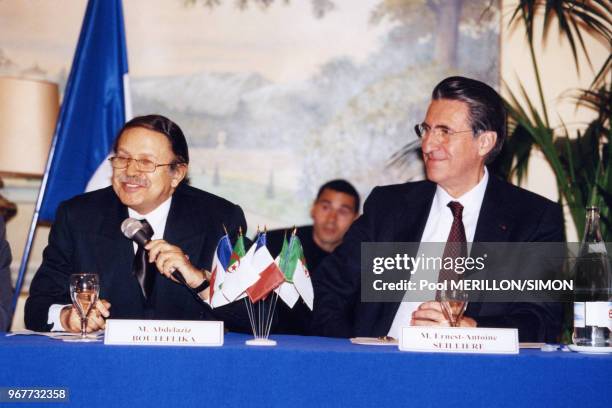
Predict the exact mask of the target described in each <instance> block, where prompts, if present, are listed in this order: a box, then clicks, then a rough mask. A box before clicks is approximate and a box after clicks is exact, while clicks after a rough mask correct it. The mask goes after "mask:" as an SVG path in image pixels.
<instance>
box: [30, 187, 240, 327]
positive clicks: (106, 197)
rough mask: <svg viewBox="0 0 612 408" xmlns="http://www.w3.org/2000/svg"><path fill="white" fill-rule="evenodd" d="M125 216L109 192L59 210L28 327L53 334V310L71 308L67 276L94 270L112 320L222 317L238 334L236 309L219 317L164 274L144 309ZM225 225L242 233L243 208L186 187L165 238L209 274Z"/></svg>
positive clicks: (172, 210)
mask: <svg viewBox="0 0 612 408" xmlns="http://www.w3.org/2000/svg"><path fill="white" fill-rule="evenodd" d="M127 217H128V211H127V207H126V206H125V205H123V204H122V203H121V201H119V199H118V197H117V196H116V194H115V192H114V191H113V190H112V188H111V187H108V188H105V189H102V190H97V191H94V192H91V193H87V194H83V195H79V196H77V197H75V198H72V199H70V200H68V201H65V202H63V203H62V204H60V206H59V208H58V210H57V216H56V219H55V222H54V224H53V227H52V228H51V233H50V235H49V244H48V245H47V248H45V250H44V252H43V262H42V265H41V266H40V268H39V269H38V272H37V273H36V275H35V277H34V279H33V280H32V284H31V286H30V296H29V298H28V300H27V302H26V306H25V322H26V327H27V328H28V329H31V330H38V331H48V330H50V325H48V324H47V317H48V311H49V306H51V305H52V304H55V303H57V304H70V303H72V302H71V300H70V294H69V287H68V286H69V285H68V280H69V279H68V278H69V276H70V275H71V274H73V273H82V272H90V273H97V274H99V276H100V298H102V299H106V300H108V301H109V302H110V303H111V308H110V315H111V318H125V319H142V318H145V317H146V318H154V319H183V320H189V319H215V320H216V319H219V320H225V321H226V325H227V326H230V328H232V327H231V326H232V324H233V319H232V317H231V316H229V317H228V316H226V315H224V314H223V313H224V311H225V310H229V309H231V308H232V307H233V306H231V305H228V306H227V307H225V308H218V309H215V310H214V311H213V310H211V309H210V308H209V307H208V306H207V305H204V304H202V302H200V301H198V300H197V299H196V298H195V297H194V296H193V293H191V291H190V290H189V289H187V288H186V287H184V286H182V285H179V284H177V283H174V282H173V281H171V280H169V279H167V278H165V277H164V276H162V275H161V274H156V276H155V287H154V291H153V294H152V296H151V299H150V300H149V303H148V304H145V299H144V297H143V295H142V292H141V289H140V286H139V284H138V281H137V280H136V277H135V276H134V275H133V273H132V263H133V260H134V248H133V244H132V241H130V240H128V239H127V238H125V237H124V236H123V234H122V233H121V229H120V225H121V223H122V221H123V220H125V219H126V218H127ZM223 225H225V226H226V227H227V229H228V231H230V233H236V232H237V231H238V227H239V226H241V227H242V230H243V231H246V221H245V219H244V214H243V212H242V210H241V209H240V207H238V206H237V205H234V204H232V203H230V202H229V201H227V200H224V199H222V198H220V197H217V196H215V195H212V194H210V193H207V192H204V191H201V190H198V189H195V188H193V187H190V186H187V185H181V186H179V187H178V188H177V190H176V191H175V192H174V195H173V197H172V204H171V206H170V211H169V213H168V219H167V221H166V228H165V232H164V239H165V240H166V241H168V242H169V243H171V244H173V245H177V246H179V247H180V248H181V249H182V250H183V251H184V252H185V254H187V255H188V256H189V259H190V261H191V263H192V264H193V265H195V266H197V267H199V268H206V269H208V270H210V268H211V264H212V259H213V254H214V251H215V248H216V245H217V242H218V240H219V238H220V237H221V236H222V235H223V234H224V231H223ZM241 309H244V306H243V305H242V308H241ZM228 313H230V314H231V313H232V312H231V311H228ZM245 315H246V312H245ZM237 318H238V317H237ZM240 324H242V323H240ZM245 326H248V323H246V324H245Z"/></svg>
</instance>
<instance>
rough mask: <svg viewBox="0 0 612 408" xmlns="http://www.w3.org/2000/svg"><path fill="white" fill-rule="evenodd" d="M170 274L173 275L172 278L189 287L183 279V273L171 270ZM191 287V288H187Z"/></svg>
mask: <svg viewBox="0 0 612 408" xmlns="http://www.w3.org/2000/svg"><path fill="white" fill-rule="evenodd" d="M172 276H174V279H176V280H177V281H179V282H181V283H182V284H183V285H185V286H187V287H188V288H189V285H187V281H185V278H183V274H182V273H180V272H179V271H174V272H172ZM189 289H191V288H189Z"/></svg>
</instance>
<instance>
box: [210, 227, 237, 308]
mask: <svg viewBox="0 0 612 408" xmlns="http://www.w3.org/2000/svg"><path fill="white" fill-rule="evenodd" d="M231 256H232V244H231V242H230V239H229V237H228V236H227V234H225V235H224V236H222V237H221V239H220V240H219V243H218V244H217V249H216V250H215V255H214V258H213V263H212V271H211V277H210V295H209V303H210V306H211V307H213V308H214V307H220V306H224V305H226V304H228V303H230V301H229V300H228V299H227V298H226V297H225V296H223V293H222V292H221V285H222V284H223V282H224V281H225V271H226V270H227V267H228V265H229V261H230V257H231Z"/></svg>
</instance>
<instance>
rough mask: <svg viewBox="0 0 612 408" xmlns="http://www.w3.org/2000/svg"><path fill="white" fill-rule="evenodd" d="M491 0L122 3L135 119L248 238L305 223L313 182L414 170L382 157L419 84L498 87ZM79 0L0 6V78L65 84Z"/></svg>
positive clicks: (405, 131)
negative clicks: (164, 142) (167, 142)
mask: <svg viewBox="0 0 612 408" xmlns="http://www.w3.org/2000/svg"><path fill="white" fill-rule="evenodd" d="M499 7H500V6H499V3H498V2H497V1H491V0H469V1H468V0H456V1H443V0H359V1H355V0H276V1H275V0H250V1H249V0H238V1H235V0H163V1H157V2H151V1H144V0H128V1H124V11H125V23H126V33H127V41H128V55H129V60H130V76H131V78H130V80H131V89H132V101H133V109H134V113H135V114H145V113H161V114H164V115H167V116H168V117H170V118H172V119H173V120H175V121H176V122H177V123H178V124H179V125H180V126H181V127H182V128H183V130H184V131H185V133H186V135H187V137H188V141H189V144H190V149H191V156H192V165H191V166H190V178H191V183H192V184H193V185H195V186H197V187H200V188H202V189H204V190H207V191H210V192H212V193H215V194H218V195H221V196H223V197H226V198H228V199H230V200H232V201H234V202H237V203H239V204H240V205H241V206H242V207H243V209H244V210H245V213H246V215H247V220H248V222H249V226H250V231H249V233H250V235H252V234H253V233H254V229H255V227H256V226H257V225H262V226H263V225H267V226H268V227H269V228H272V227H278V226H291V225H294V224H297V225H299V224H301V223H306V222H308V219H309V218H308V209H309V206H310V204H311V201H312V199H313V197H314V195H315V194H316V191H317V188H318V186H319V185H320V184H322V183H323V182H325V181H327V180H329V179H332V178H337V177H342V178H346V179H348V180H349V181H351V182H352V183H354V184H355V185H356V187H357V188H358V190H359V191H360V192H361V194H362V197H363V198H365V197H366V195H367V194H368V193H369V192H370V190H371V189H372V188H373V187H374V186H376V185H381V184H390V183H397V182H404V181H407V180H410V179H420V178H422V177H423V170H422V166H421V163H420V160H418V158H417V157H415V160H414V164H413V165H412V166H407V167H406V166H405V167H402V168H399V167H393V166H389V165H388V163H389V158H390V157H391V156H392V155H393V153H395V152H396V151H398V150H399V149H400V148H401V147H402V146H403V145H405V144H406V143H408V142H410V141H412V140H414V139H415V138H416V135H415V134H414V131H413V130H412V129H413V126H414V124H416V123H418V122H419V121H421V120H422V119H423V117H424V113H425V109H426V107H427V104H428V101H429V96H430V92H431V90H432V88H433V86H434V85H435V84H436V83H437V82H439V81H440V80H441V79H442V78H444V77H445V76H448V75H452V74H461V75H465V76H471V77H474V78H478V79H481V80H483V81H485V82H487V83H489V84H492V85H494V86H496V87H498V84H499V26H500V8H499ZM84 9H85V1H84V0H81V1H67V0H56V1H52V2H45V1H40V0H29V1H23V2H9V1H2V0H0V75H17V76H21V77H27V78H44V79H48V80H52V81H56V82H59V83H60V85H61V86H63V85H64V84H65V81H66V78H67V75H68V72H69V69H70V63H71V61H72V54H73V52H74V47H75V45H76V41H77V37H78V32H79V29H80V24H81V20H82V17H83V13H84Z"/></svg>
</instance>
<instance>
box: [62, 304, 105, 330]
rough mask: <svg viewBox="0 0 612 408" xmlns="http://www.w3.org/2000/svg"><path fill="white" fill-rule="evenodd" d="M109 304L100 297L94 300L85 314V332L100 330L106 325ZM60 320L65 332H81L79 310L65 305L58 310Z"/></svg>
mask: <svg viewBox="0 0 612 408" xmlns="http://www.w3.org/2000/svg"><path fill="white" fill-rule="evenodd" d="M110 307H111V304H110V303H109V302H107V301H106V300H104V299H100V300H98V301H97V302H96V305H95V307H94V308H93V309H91V311H90V312H89V315H88V316H87V333H91V332H94V331H97V330H102V329H104V327H106V320H105V319H107V318H108V317H109V316H110V313H109V311H108V309H110ZM60 321H61V322H62V327H63V328H64V330H66V331H67V332H71V333H80V332H81V316H80V315H79V311H78V310H77V309H76V307H74V306H66V307H65V308H63V309H62V311H61V312H60Z"/></svg>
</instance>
